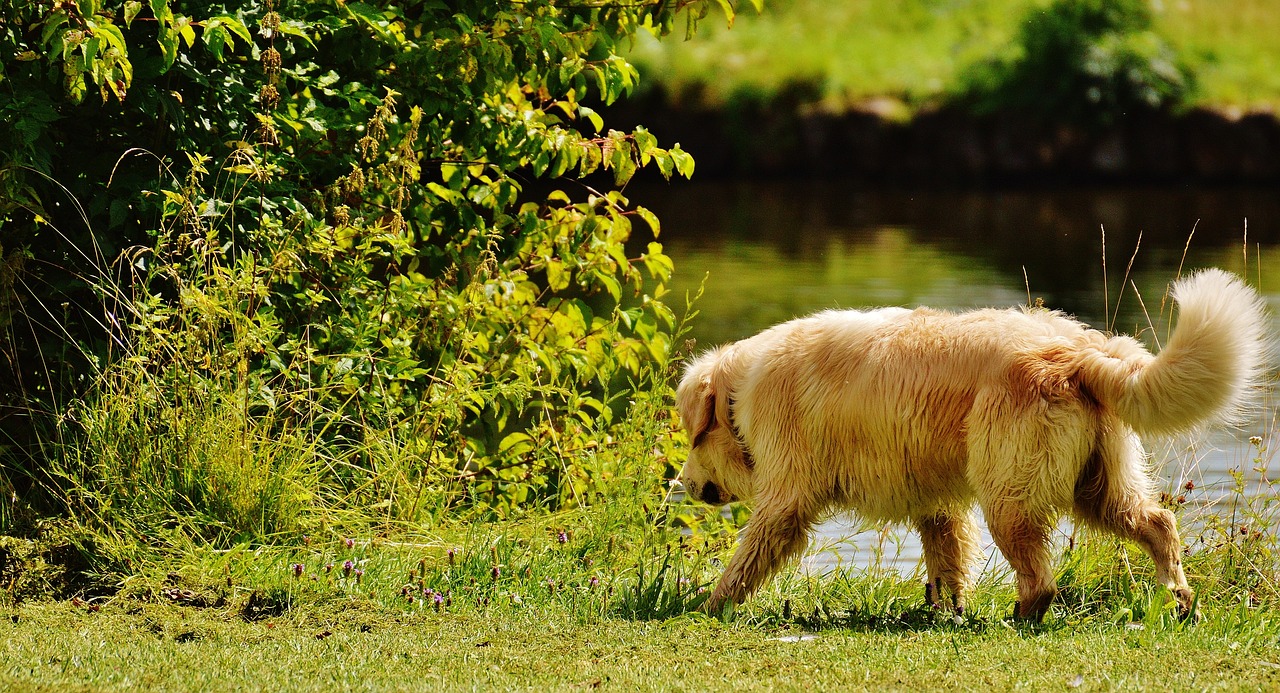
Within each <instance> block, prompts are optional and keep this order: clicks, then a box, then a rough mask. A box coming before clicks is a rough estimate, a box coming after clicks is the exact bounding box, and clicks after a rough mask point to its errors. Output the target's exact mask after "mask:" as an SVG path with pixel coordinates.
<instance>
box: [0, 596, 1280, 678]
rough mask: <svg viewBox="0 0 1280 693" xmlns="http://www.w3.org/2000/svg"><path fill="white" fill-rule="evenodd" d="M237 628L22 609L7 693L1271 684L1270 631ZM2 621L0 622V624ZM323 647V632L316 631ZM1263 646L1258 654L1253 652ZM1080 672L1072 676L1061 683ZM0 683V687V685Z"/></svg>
mask: <svg viewBox="0 0 1280 693" xmlns="http://www.w3.org/2000/svg"><path fill="white" fill-rule="evenodd" d="M361 617H366V615H365V614H363V613H361V612H356V613H351V612H348V613H346V614H342V615H335V616H333V617H332V618H330V619H328V620H325V619H315V620H299V619H277V620H272V621H267V622H258V623H246V622H243V621H240V620H235V619H223V618H219V617H217V616H216V615H212V614H208V613H205V612H200V611H192V610H182V609H178V608H173V607H168V608H157V607H147V608H135V609H133V610H132V612H128V611H118V610H104V611H102V612H100V613H87V612H86V611H85V610H83V609H78V608H74V607H71V606H68V605H42V606H35V607H30V608H24V609H23V610H22V611H21V612H20V614H19V618H18V622H17V623H16V624H13V625H12V630H11V631H10V634H9V637H8V645H7V647H5V648H2V649H0V676H3V677H4V678H5V679H7V683H8V685H9V686H12V687H13V688H15V689H26V690H31V689H32V688H36V687H42V688H44V689H61V690H68V689H74V688H77V687H84V688H89V689H148V690H233V689H256V690H264V689H267V690H269V689H275V690H350V689H362V690H369V689H372V690H382V689H385V690H460V689H484V690H490V689H513V688H515V689H554V690H584V689H585V690H590V689H592V688H596V687H601V688H604V689H608V690H672V689H696V690H802V689H803V690H835V689H837V688H853V689H886V688H888V689H901V690H907V689H910V690H928V689H948V688H958V689H974V688H988V687H993V688H996V689H1010V688H1015V687H1027V688H1031V689H1036V690H1043V689H1049V690H1060V689H1066V688H1068V687H1070V686H1071V685H1072V683H1073V682H1075V681H1079V682H1080V684H1081V685H1080V687H1081V689H1082V690H1099V689H1122V690H1133V689H1158V690H1177V689H1188V690H1203V689H1209V688H1228V689H1238V688H1240V687H1246V688H1258V689H1266V688H1274V687H1276V686H1277V685H1280V668H1277V659H1280V657H1278V656H1277V654H1278V653H1277V650H1276V648H1275V646H1274V637H1273V636H1274V631H1273V630H1272V631H1269V632H1268V633H1267V635H1266V636H1264V637H1260V634H1259V633H1257V632H1251V631H1243V632H1240V631H1227V630H1224V629H1221V628H1214V627H1212V626H1208V627H1198V628H1195V629H1189V630H1183V631H1177V630H1169V629H1142V630H1138V629H1130V628H1127V627H1125V626H1111V625H1097V626H1090V627H1085V628H1079V629H1053V628H1050V629H1045V630H1041V631H1035V630H1025V629H1017V628H1011V627H1006V626H1003V625H997V626H992V627H985V628H980V629H968V628H960V627H948V626H939V627H935V628H930V629H922V630H914V629H884V630H848V629H831V630H818V631H816V633H815V635H816V636H817V637H816V638H814V639H810V640H803V641H799V642H787V641H784V640H780V638H785V637H787V636H794V635H797V634H799V633H800V632H801V631H800V629H798V628H796V627H793V626H785V625H783V626H776V627H767V628H761V627H755V626H751V625H748V624H742V623H732V624H721V623H719V622H715V621H712V620H709V619H705V618H689V617H681V618H676V619H672V620H669V621H661V622H649V621H628V620H608V621H604V622H597V623H583V622H579V621H576V620H574V619H571V618H565V616H564V614H562V613H547V612H544V611H540V610H535V609H525V610H522V611H516V612H512V613H506V614H502V615H500V616H498V615H477V614H467V615H450V616H447V617H436V616H423V617H417V618H408V619H397V618H392V617H379V616H372V617H367V618H370V619H371V620H370V621H368V622H362V621H361ZM9 628H10V625H9V624H6V629H9ZM326 633H327V634H328V635H325V634H326ZM1268 640H1270V642H1269V641H1268ZM1077 677H1079V678H1077ZM0 685H3V684H2V683H0Z"/></svg>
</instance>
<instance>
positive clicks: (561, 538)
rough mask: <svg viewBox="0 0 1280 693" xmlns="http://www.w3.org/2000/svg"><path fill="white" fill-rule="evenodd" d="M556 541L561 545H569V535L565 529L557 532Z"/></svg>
mask: <svg viewBox="0 0 1280 693" xmlns="http://www.w3.org/2000/svg"><path fill="white" fill-rule="evenodd" d="M556 541H558V542H560V543H561V544H567V543H569V535H568V533H566V532H565V531H564V530H563V529H562V530H560V531H559V532H556Z"/></svg>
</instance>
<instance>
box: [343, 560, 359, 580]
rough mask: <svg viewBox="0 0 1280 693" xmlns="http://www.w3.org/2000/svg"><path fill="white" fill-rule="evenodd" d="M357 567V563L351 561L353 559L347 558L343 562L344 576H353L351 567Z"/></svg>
mask: <svg viewBox="0 0 1280 693" xmlns="http://www.w3.org/2000/svg"><path fill="white" fill-rule="evenodd" d="M355 567H356V564H355V563H352V562H351V559H347V560H345V561H343V562H342V574H343V575H344V576H346V577H351V569H352V568H355Z"/></svg>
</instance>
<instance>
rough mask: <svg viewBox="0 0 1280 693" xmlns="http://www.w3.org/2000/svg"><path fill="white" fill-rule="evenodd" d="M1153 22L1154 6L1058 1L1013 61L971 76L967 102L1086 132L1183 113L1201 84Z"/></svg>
mask: <svg viewBox="0 0 1280 693" xmlns="http://www.w3.org/2000/svg"><path fill="white" fill-rule="evenodd" d="M1153 20H1154V18H1153V15H1152V11H1151V7H1150V5H1149V4H1148V0H1054V2H1052V3H1050V4H1049V5H1048V6H1047V7H1043V8H1035V9H1033V10H1031V11H1030V12H1029V13H1028V14H1027V17H1026V20H1025V22H1024V23H1023V25H1022V30H1021V31H1020V32H1019V35H1018V38H1017V40H1016V41H1015V43H1014V45H1013V46H1011V48H1010V50H1009V53H1008V54H1007V55H1005V56H1003V57H1001V58H998V59H995V60H992V61H989V62H986V63H981V64H979V65H976V66H975V67H974V68H973V69H971V70H969V71H968V72H967V74H966V77H965V79H964V80H963V83H962V85H961V93H962V97H961V98H962V100H964V101H968V102H969V103H971V104H972V105H973V107H974V108H975V109H976V110H977V111H979V112H981V113H992V112H996V111H1014V112H1019V113H1024V114H1031V115H1035V116H1038V117H1040V118H1043V119H1045V120H1055V121H1066V122H1073V123H1078V124H1085V125H1097V124H1106V123H1109V122H1111V121H1113V120H1114V119H1115V118H1117V117H1118V116H1121V115H1124V114H1126V113H1133V112H1135V111H1152V110H1161V109H1170V108H1176V107H1178V106H1179V105H1181V104H1182V103H1184V102H1185V101H1186V100H1187V98H1188V96H1189V95H1190V93H1191V91H1192V89H1193V88H1194V84H1195V82H1194V76H1193V74H1192V71H1191V69H1190V67H1189V66H1188V65H1187V64H1186V63H1185V62H1183V61H1182V60H1181V59H1180V58H1179V57H1178V55H1177V54H1176V52H1175V51H1174V49H1173V47H1172V46H1171V45H1170V44H1169V43H1168V42H1167V41H1166V40H1164V39H1163V38H1162V37H1160V36H1159V35H1158V34H1157V33H1156V32H1155V31H1153V29H1152V26H1153Z"/></svg>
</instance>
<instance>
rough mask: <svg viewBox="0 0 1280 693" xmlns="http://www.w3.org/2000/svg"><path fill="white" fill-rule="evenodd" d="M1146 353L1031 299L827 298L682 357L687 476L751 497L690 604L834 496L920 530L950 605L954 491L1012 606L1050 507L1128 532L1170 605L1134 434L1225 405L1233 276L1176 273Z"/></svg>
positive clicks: (698, 487) (961, 551) (1219, 411)
mask: <svg viewBox="0 0 1280 693" xmlns="http://www.w3.org/2000/svg"><path fill="white" fill-rule="evenodd" d="M1172 295H1173V297H1174V299H1175V300H1176V301H1177V302H1178V305H1179V317H1178V323H1177V327H1176V329H1175V330H1174V332H1173V334H1172V336H1171V337H1170V338H1169V340H1168V343H1167V344H1165V345H1164V348H1163V349H1161V350H1160V352H1159V354H1158V355H1156V356H1152V355H1151V353H1150V352H1148V351H1147V350H1146V349H1145V348H1144V347H1143V346H1142V345H1141V344H1140V343H1139V342H1138V341H1137V340H1135V339H1133V338H1131V337H1125V336H1108V335H1107V334H1104V333H1102V332H1099V331H1097V330H1094V329H1090V328H1089V327H1087V326H1085V325H1083V324H1081V323H1080V322H1078V321H1076V320H1074V319H1072V318H1070V317H1068V316H1066V315H1064V314H1062V313H1059V312H1054V311H1050V310H1046V309H1043V308H1024V309H1009V310H975V311H971V312H965V313H948V312H943V311H938V310H931V309H928V308H917V309H916V310H907V309H904V308H881V309H879V310H870V311H853V310H850V311H827V312H822V313H817V314H816V315H812V316H810V317H806V318H800V319H797V320H792V321H790V322H786V323H783V324H781V325H777V326H775V327H772V328H770V329H767V330H765V331H764V332H761V333H760V334H758V335H756V336H754V337H751V338H748V339H744V340H742V341H739V342H735V343H732V344H729V345H727V346H722V347H720V348H717V349H715V350H713V351H711V352H709V353H706V354H703V355H701V356H700V357H698V358H696V359H695V360H693V361H692V362H691V363H690V364H689V365H688V367H687V369H686V371H685V374H684V377H683V379H682V381H681V383H680V386H679V388H678V390H677V394H676V405H677V408H678V409H679V412H680V417H681V419H682V423H683V425H684V427H685V430H686V431H687V433H688V435H689V440H690V441H691V442H692V444H693V446H692V449H691V451H690V453H689V458H688V461H687V462H686V463H685V465H684V468H683V470H682V471H681V472H680V478H681V481H682V482H683V483H684V487H685V489H686V491H687V492H688V494H689V495H690V496H691V497H693V498H696V499H701V500H702V501H705V502H708V503H712V504H723V503H728V502H731V501H735V500H751V501H754V510H753V513H752V515H751V519H750V520H749V522H748V523H747V527H746V530H745V532H744V533H743V536H742V538H741V542H740V544H739V546H738V548H737V551H736V552H735V553H734V554H733V558H732V559H731V560H730V561H729V564H728V566H727V567H726V568H725V572H724V575H723V577H721V579H720V582H719V583H718V584H717V585H716V587H715V590H714V591H713V592H712V594H711V597H710V598H709V599H708V600H707V602H706V603H705V605H704V608H706V609H707V610H710V611H713V612H714V611H718V610H719V609H720V608H721V607H722V606H723V605H724V604H725V603H726V602H728V601H732V602H735V603H739V602H741V601H743V600H744V599H746V598H747V597H748V596H750V595H751V594H752V593H753V592H754V591H755V590H756V589H757V588H759V587H760V585H761V584H763V583H764V582H765V580H767V579H768V578H769V577H770V575H772V574H773V573H774V572H776V571H777V570H778V569H779V568H780V567H782V565H783V564H784V563H785V562H786V561H787V560H788V559H790V558H792V557H794V556H796V555H798V554H800V553H801V552H802V551H803V550H804V548H805V545H806V543H807V539H808V533H809V530H810V528H811V527H812V526H813V525H814V523H815V522H816V521H817V520H819V519H820V518H822V517H823V516H824V514H825V513H826V512H827V511H829V510H831V509H834V508H844V509H851V510H854V511H855V512H857V513H858V514H860V515H861V516H863V517H865V518H869V519H873V520H879V521H887V522H910V523H911V524H912V525H914V526H915V528H916V529H917V530H918V531H919V532H920V538H921V543H922V545H923V548H924V557H925V565H926V568H927V571H928V582H927V583H926V589H925V594H926V599H928V600H929V602H931V603H933V604H934V605H939V604H940V601H941V600H942V599H943V597H944V595H949V597H950V599H951V604H950V605H951V607H952V608H954V609H956V610H957V611H958V612H959V611H962V610H963V608H964V597H965V591H966V589H967V588H968V587H969V585H970V582H969V580H970V575H969V569H970V563H971V562H972V559H973V558H974V557H975V554H976V552H977V548H978V547H977V540H978V531H977V528H976V527H975V518H974V515H973V506H974V503H975V501H976V503H977V505H978V506H980V507H981V508H982V512H983V515H984V516H985V517H986V521H987V525H988V527H989V528H990V530H991V535H992V537H993V538H994V539H995V542H996V546H998V547H999V549H1000V551H1001V553H1003V554H1004V556H1005V558H1006V559H1008V561H1009V564H1010V565H1011V566H1012V567H1013V570H1014V571H1015V573H1016V575H1017V589H1018V606H1017V608H1016V612H1017V615H1018V616H1019V617H1022V618H1026V619H1031V620H1040V619H1041V618H1043V616H1044V614H1045V612H1046V611H1047V610H1048V608H1049V604H1050V602H1051V601H1052V599H1053V597H1054V595H1055V594H1056V593H1057V586H1056V583H1055V580H1054V575H1053V566H1052V560H1051V556H1050V552H1049V535H1050V532H1051V530H1052V529H1053V528H1054V526H1055V523H1056V521H1057V519H1058V518H1059V517H1060V516H1061V514H1062V513H1063V512H1070V513H1072V514H1073V515H1074V516H1075V518H1076V519H1077V520H1078V521H1082V522H1084V523H1085V524H1088V525H1091V526H1093V527H1098V528H1101V529H1105V530H1108V531H1110V532H1113V533H1115V534H1117V535H1119V536H1121V537H1124V538H1127V539H1131V540H1133V541H1135V542H1137V543H1138V544H1140V545H1141V546H1142V547H1143V548H1144V549H1145V550H1146V551H1147V552H1148V553H1150V554H1151V557H1152V558H1153V559H1154V561H1155V566H1156V577H1157V579H1158V580H1159V581H1160V582H1161V583H1162V584H1164V585H1165V586H1166V587H1168V588H1169V590H1170V591H1171V592H1172V594H1173V596H1174V597H1175V598H1176V599H1177V602H1178V605H1179V608H1180V609H1181V610H1182V611H1183V612H1184V613H1185V612H1187V611H1188V610H1189V609H1190V607H1191V605H1192V600H1193V592H1192V590H1191V588H1190V587H1189V586H1188V585H1187V578H1186V575H1185V574H1184V573H1183V570H1182V562H1181V560H1180V554H1181V541H1180V539H1179V537H1178V529H1177V524H1176V522H1175V520H1174V516H1173V514H1172V513H1170V512H1169V511H1167V510H1165V509H1163V508H1161V507H1160V506H1159V505H1158V504H1157V502H1156V501H1155V500H1154V498H1153V492H1152V488H1153V483H1152V481H1151V478H1150V476H1149V475H1148V472H1147V468H1146V467H1147V458H1146V454H1145V453H1144V452H1143V448H1142V445H1141V443H1140V442H1139V439H1138V436H1139V435H1166V434H1174V433H1179V432H1186V431H1191V430H1193V429H1196V428H1197V427H1199V426H1202V425H1206V424H1210V423H1214V422H1222V421H1227V420H1231V419H1232V418H1233V417H1234V416H1236V415H1237V414H1239V413H1240V412H1241V411H1242V407H1243V405H1244V404H1245V403H1246V402H1247V399H1248V395H1249V391H1250V389H1251V388H1252V386H1253V385H1254V384H1255V382H1256V381H1257V380H1258V379H1259V377H1260V374H1261V372H1262V369H1263V365H1264V358H1265V355H1266V351H1267V340H1266V333H1265V328H1264V320H1265V317H1264V306H1263V302H1262V300H1261V299H1260V298H1259V296H1258V294H1257V293H1256V292H1254V291H1253V290H1252V289H1250V288H1249V287H1248V286H1246V285H1245V284H1244V283H1243V282H1241V281H1240V280H1239V279H1238V278H1236V277H1235V276H1233V275H1231V274H1229V273H1227V272H1223V271H1221V270H1215V269H1211V270H1205V271H1202V272H1199V273H1197V274H1194V275H1192V276H1189V277H1186V278H1183V279H1181V280H1180V281H1178V282H1176V283H1175V284H1174V286H1173V289H1172Z"/></svg>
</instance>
